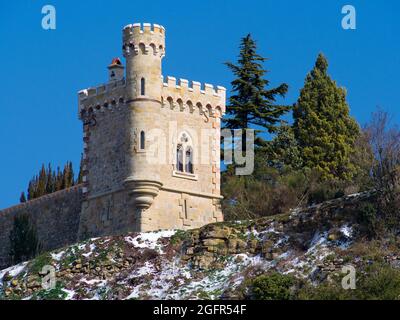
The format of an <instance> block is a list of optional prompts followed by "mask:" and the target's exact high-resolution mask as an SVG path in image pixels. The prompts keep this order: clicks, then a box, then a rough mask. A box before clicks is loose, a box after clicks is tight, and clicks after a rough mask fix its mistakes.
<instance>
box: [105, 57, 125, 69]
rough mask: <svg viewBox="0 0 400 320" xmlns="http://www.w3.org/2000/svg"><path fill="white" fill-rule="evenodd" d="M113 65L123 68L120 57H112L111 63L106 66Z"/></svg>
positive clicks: (111, 66) (110, 66)
mask: <svg viewBox="0 0 400 320" xmlns="http://www.w3.org/2000/svg"><path fill="white" fill-rule="evenodd" d="M113 67H119V68H123V67H124V66H123V65H122V62H121V59H120V58H118V57H117V58H113V59H112V61H111V64H110V65H109V66H108V68H113Z"/></svg>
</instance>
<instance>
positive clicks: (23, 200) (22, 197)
mask: <svg viewBox="0 0 400 320" xmlns="http://www.w3.org/2000/svg"><path fill="white" fill-rule="evenodd" d="M19 202H21V203H24V202H26V197H25V192H21V196H20V197H19Z"/></svg>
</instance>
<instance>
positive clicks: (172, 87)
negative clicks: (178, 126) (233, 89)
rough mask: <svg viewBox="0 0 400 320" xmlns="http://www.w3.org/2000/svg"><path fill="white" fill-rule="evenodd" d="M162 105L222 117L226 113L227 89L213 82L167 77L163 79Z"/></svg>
mask: <svg viewBox="0 0 400 320" xmlns="http://www.w3.org/2000/svg"><path fill="white" fill-rule="evenodd" d="M162 83H163V87H162V91H161V92H162V97H161V101H162V106H163V108H170V109H172V110H173V109H177V110H179V111H185V110H187V111H189V112H190V113H193V112H195V111H196V112H199V113H200V114H201V115H202V114H206V113H207V115H209V116H211V117H218V118H219V117H221V116H222V115H223V114H225V103H226V89H225V88H224V87H221V86H217V87H214V86H213V85H211V84H208V83H205V84H204V85H202V84H201V83H200V82H197V81H191V82H189V81H188V80H186V79H179V80H178V82H177V81H176V78H174V77H170V76H168V77H166V78H165V80H164V79H163V81H162Z"/></svg>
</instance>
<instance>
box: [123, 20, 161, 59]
mask: <svg viewBox="0 0 400 320" xmlns="http://www.w3.org/2000/svg"><path fill="white" fill-rule="evenodd" d="M122 50H123V53H124V56H125V57H128V56H130V55H132V54H134V55H138V54H149V53H152V54H154V55H158V56H160V57H164V55H165V28H164V27H163V26H160V25H158V24H150V23H143V26H142V25H141V24H140V23H134V24H129V25H127V26H125V27H124V29H123V46H122Z"/></svg>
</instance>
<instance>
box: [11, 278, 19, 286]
mask: <svg viewBox="0 0 400 320" xmlns="http://www.w3.org/2000/svg"><path fill="white" fill-rule="evenodd" d="M11 285H12V286H13V287H16V286H18V280H16V279H14V280H12V281H11Z"/></svg>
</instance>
